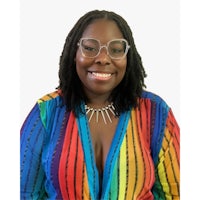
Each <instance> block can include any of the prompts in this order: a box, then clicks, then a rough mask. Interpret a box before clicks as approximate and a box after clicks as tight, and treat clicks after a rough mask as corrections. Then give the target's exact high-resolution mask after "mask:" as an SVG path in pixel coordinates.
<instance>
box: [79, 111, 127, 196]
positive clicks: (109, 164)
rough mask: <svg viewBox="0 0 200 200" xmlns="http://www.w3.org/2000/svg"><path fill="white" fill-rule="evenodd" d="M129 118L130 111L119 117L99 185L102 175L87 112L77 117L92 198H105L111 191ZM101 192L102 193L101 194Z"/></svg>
mask: <svg viewBox="0 0 200 200" xmlns="http://www.w3.org/2000/svg"><path fill="white" fill-rule="evenodd" d="M129 118H130V111H127V112H124V113H122V114H121V115H120V117H119V121H118V124H117V128H116V130H115V133H114V137H113V139H112V142H111V146H110V149H109V151H108V154H107V158H106V161H105V165H104V170H103V174H102V181H101V186H100V185H99V183H100V177H99V172H98V169H97V165H96V162H95V153H94V148H93V144H92V139H91V133H90V128H89V124H88V120H87V116H86V115H85V114H80V116H79V117H78V118H77V124H78V132H79V136H80V139H81V142H82V147H83V151H84V157H85V162H86V171H87V174H88V184H89V190H90V194H91V197H92V199H99V198H105V197H106V196H107V193H108V192H109V188H110V187H109V185H110V183H111V178H112V171H113V169H114V165H115V161H116V159H117V157H118V155H119V151H120V146H121V143H122V141H123V138H124V135H125V133H126V129H127V124H128V120H129ZM100 189H101V191H100ZM100 192H101V194H99V193H100ZM99 195H100V196H99Z"/></svg>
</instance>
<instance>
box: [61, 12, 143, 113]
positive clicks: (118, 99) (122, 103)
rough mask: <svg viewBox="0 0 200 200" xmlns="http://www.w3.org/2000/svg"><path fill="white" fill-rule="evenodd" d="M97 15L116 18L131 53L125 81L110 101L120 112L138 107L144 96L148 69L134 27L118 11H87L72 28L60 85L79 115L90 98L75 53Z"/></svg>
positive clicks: (63, 54)
mask: <svg viewBox="0 0 200 200" xmlns="http://www.w3.org/2000/svg"><path fill="white" fill-rule="evenodd" d="M96 19H108V20H112V21H115V23H116V24H117V26H118V27H119V29H120V30H121V32H122V34H123V37H124V38H125V39H126V40H127V41H128V43H129V45H130V49H129V51H128V54H127V67H126V73H125V76H124V78H123V80H122V81H121V83H120V84H119V85H118V86H117V87H116V88H115V89H114V90H113V92H112V93H111V95H110V99H109V100H110V101H112V102H113V103H114V106H115V111H116V114H118V115H120V113H122V112H124V111H126V110H128V109H130V107H137V98H138V97H140V96H141V94H142V91H143V88H144V87H146V86H145V84H144V78H145V77H146V73H145V70H144V67H143V65H142V60H141V57H140V55H139V53H138V52H137V49H136V46H135V43H134V39H133V36H132V31H131V29H130V27H129V25H128V24H127V22H126V21H125V20H124V19H123V18H122V17H121V16H120V15H118V14H116V13H114V12H110V11H105V10H101V11H100V10H93V11H90V12H88V13H86V14H85V15H83V16H82V17H81V18H80V19H79V20H78V21H77V23H76V24H75V25H74V27H73V28H72V29H71V31H70V32H69V34H68V36H67V38H66V40H65V44H64V48H63V52H62V54H61V57H60V63H59V86H58V88H59V89H60V90H61V92H62V95H63V98H64V102H65V104H66V107H67V110H68V111H73V112H74V113H75V115H76V116H77V115H78V114H79V113H80V112H81V111H82V110H81V103H82V102H83V101H85V102H87V97H86V96H85V94H84V91H83V87H82V83H81V81H80V79H79V77H78V75H77V73H76V63H75V56H76V51H77V48H78V46H77V43H78V42H79V40H80V38H81V36H82V34H83V32H84V30H85V29H86V28H87V26H88V25H89V24H91V23H92V22H93V21H94V20H96Z"/></svg>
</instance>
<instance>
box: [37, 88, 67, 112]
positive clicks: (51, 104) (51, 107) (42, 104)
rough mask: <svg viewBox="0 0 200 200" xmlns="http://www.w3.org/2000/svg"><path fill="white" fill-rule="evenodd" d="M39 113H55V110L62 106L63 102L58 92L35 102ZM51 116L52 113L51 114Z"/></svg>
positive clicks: (48, 94)
mask: <svg viewBox="0 0 200 200" xmlns="http://www.w3.org/2000/svg"><path fill="white" fill-rule="evenodd" d="M37 104H38V106H39V109H40V111H45V112H47V111H48V112H49V114H50V113H51V112H52V111H55V109H57V108H61V107H63V106H64V101H63V98H62V95H61V92H60V91H59V90H56V91H53V92H51V93H47V94H45V95H44V96H42V97H41V98H39V99H38V100H37ZM51 114H52V113H51Z"/></svg>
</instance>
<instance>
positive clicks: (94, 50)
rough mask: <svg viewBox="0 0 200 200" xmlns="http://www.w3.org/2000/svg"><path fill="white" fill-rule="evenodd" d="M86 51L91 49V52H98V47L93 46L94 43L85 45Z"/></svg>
mask: <svg viewBox="0 0 200 200" xmlns="http://www.w3.org/2000/svg"><path fill="white" fill-rule="evenodd" d="M83 49H84V51H90V52H96V51H97V49H96V48H95V47H93V46H92V45H83Z"/></svg>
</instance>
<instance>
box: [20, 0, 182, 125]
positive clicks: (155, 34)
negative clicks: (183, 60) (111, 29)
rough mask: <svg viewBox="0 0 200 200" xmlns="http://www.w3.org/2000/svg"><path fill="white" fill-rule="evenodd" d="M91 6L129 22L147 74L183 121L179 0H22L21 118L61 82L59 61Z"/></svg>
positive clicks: (150, 83)
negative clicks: (80, 20)
mask: <svg viewBox="0 0 200 200" xmlns="http://www.w3.org/2000/svg"><path fill="white" fill-rule="evenodd" d="M92 9H105V10H112V11H115V12H117V13H118V14H120V15H122V17H124V18H125V19H126V20H127V22H128V23H129V25H130V27H131V29H132V31H133V36H134V39H135V43H136V47H137V49H138V51H139V53H140V55H141V57H142V60H143V64H144V67H145V69H146V72H147V75H148V77H147V78H146V81H145V82H146V85H147V90H149V91H152V92H154V93H156V94H158V95H159V96H161V97H162V98H163V99H164V100H165V101H166V102H167V104H168V105H169V106H170V107H171V108H172V110H173V112H174V115H175V117H176V119H177V121H178V122H179V121H180V61H179V60H180V55H179V51H180V21H179V18H180V12H179V11H180V8H179V1H174V0H165V1H164V0H163V1H161V0H151V1H146V0H137V1H134V0H133V1H132V0H129V1H122V0H121V1H117V0H84V1H82V0H73V1H66V0H57V1H51V0H21V5H20V122H21V124H22V122H23V121H24V119H25V117H26V116H27V114H28V113H29V111H30V110H31V108H32V107H33V105H34V104H35V102H36V101H37V99H38V98H40V97H41V96H43V95H45V94H47V93H49V92H52V91H54V89H55V87H56V86H57V85H58V63H59V57H60V55H61V52H62V49H63V45H64V41H65V38H66V36H67V34H68V32H69V31H70V29H71V28H72V27H73V25H74V24H75V22H76V21H77V20H78V19H79V18H80V17H81V16H82V15H83V14H85V13H86V12H88V11H90V10H92Z"/></svg>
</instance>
